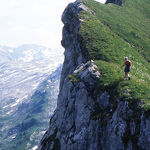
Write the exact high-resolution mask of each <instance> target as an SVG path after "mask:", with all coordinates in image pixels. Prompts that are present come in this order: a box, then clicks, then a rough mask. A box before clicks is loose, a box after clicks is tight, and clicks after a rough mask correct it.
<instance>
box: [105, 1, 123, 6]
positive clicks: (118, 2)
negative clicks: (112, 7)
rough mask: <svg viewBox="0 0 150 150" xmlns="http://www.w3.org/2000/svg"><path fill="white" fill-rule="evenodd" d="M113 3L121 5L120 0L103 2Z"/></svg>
mask: <svg viewBox="0 0 150 150" xmlns="http://www.w3.org/2000/svg"><path fill="white" fill-rule="evenodd" d="M109 3H113V4H116V5H119V6H122V2H121V0H107V1H106V3H105V4H109Z"/></svg>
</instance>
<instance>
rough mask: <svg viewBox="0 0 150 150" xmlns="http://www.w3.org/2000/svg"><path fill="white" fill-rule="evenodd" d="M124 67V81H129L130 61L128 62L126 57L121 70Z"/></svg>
mask: <svg viewBox="0 0 150 150" xmlns="http://www.w3.org/2000/svg"><path fill="white" fill-rule="evenodd" d="M124 65H126V67H125V69H124V72H125V77H126V80H128V79H129V80H130V75H129V72H130V67H131V60H128V57H125V62H124V64H123V65H122V66H121V68H122V67H123V66H124Z"/></svg>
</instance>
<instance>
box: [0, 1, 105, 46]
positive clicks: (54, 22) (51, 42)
mask: <svg viewBox="0 0 150 150" xmlns="http://www.w3.org/2000/svg"><path fill="white" fill-rule="evenodd" d="M74 1H75V0H53V1H52V0H0V45H1V46H11V47H17V46H19V45H21V44H38V45H42V46H46V47H49V48H53V49H54V48H58V47H60V46H61V45H60V41H61V39H62V27H63V23H62V22H61V15H62V13H63V11H64V9H65V7H66V6H67V5H68V4H69V3H70V2H74ZM97 1H99V2H101V3H104V2H105V1H106V0H97Z"/></svg>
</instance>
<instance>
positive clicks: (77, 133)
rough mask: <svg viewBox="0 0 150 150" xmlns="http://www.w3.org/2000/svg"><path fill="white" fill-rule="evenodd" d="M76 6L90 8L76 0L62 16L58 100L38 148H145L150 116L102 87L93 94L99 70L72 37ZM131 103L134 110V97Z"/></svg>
mask: <svg viewBox="0 0 150 150" xmlns="http://www.w3.org/2000/svg"><path fill="white" fill-rule="evenodd" d="M81 10H82V11H90V10H89V9H88V8H87V7H86V6H85V5H84V4H83V3H82V1H76V2H75V3H72V4H69V5H68V7H67V8H66V9H65V11H64V13H63V15H62V21H63V23H64V28H63V40H62V45H63V46H64V47H65V61H64V65H63V69H62V75H61V83H60V92H59V96H58V104H57V109H56V110H55V112H54V115H53V116H52V118H51V120H50V127H49V129H48V131H47V132H46V133H45V135H44V137H43V139H42V140H41V143H40V145H39V149H42V150H44V149H46V150H52V149H55V150H98V149H102V150H138V149H140V150H149V149H150V118H148V117H147V118H146V117H145V116H144V115H141V114H137V112H135V110H133V109H132V105H131V103H128V102H127V101H125V100H119V99H118V101H117V102H113V101H112V100H111V98H110V95H109V93H108V92H107V91H105V92H104V93H101V96H99V97H96V96H95V95H96V94H95V93H96V88H95V85H96V83H97V82H98V78H100V76H101V75H100V72H98V71H97V67H96V66H95V65H94V62H93V61H92V60H91V61H88V60H87V55H88V54H87V51H86V48H85V47H84V44H83V42H82V39H81V38H80V37H79V36H78V31H79V30H80V24H81V23H82V21H83V20H80V19H78V14H79V12H80V11H81ZM90 12H91V13H93V12H92V11H90ZM126 92H127V93H128V90H127V91H126ZM133 105H135V104H134V103H133ZM136 105H137V109H138V105H140V102H139V103H138V104H136Z"/></svg>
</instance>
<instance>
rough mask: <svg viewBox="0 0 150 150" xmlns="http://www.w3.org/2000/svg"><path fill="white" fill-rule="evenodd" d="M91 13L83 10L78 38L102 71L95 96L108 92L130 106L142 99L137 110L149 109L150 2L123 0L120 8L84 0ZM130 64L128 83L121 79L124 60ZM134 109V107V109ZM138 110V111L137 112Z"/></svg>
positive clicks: (122, 77)
mask: <svg viewBox="0 0 150 150" xmlns="http://www.w3.org/2000/svg"><path fill="white" fill-rule="evenodd" d="M83 2H84V4H85V5H86V6H87V7H88V8H89V9H90V10H92V11H93V12H94V15H93V14H91V13H90V12H85V11H82V12H81V13H80V19H83V20H84V21H83V22H82V24H81V29H80V31H79V35H80V36H82V38H83V42H84V44H85V45H86V48H87V50H88V53H89V60H90V59H93V60H94V61H95V63H96V64H97V66H98V68H99V70H100V71H101V74H102V75H101V77H100V80H99V84H98V85H97V91H98V92H97V93H98V95H99V94H100V93H101V92H102V91H105V90H107V91H109V93H110V94H111V95H112V97H113V99H114V100H116V99H115V97H118V98H120V99H122V100H128V101H129V102H130V103H131V104H132V103H133V102H134V103H135V102H137V101H139V100H142V102H143V104H142V106H141V107H140V108H142V110H144V111H147V110H148V111H147V112H149V110H150V64H149V62H150V9H149V7H150V1H149V0H142V1H141V0H122V2H123V7H120V6H117V5H115V4H108V5H104V4H101V3H99V2H96V1H93V0H83ZM126 56H128V57H129V59H130V60H131V61H132V69H131V73H130V74H131V80H130V81H125V80H124V72H123V69H121V66H122V64H123V62H124V57H126ZM135 109H136V108H135ZM140 110H141V109H140Z"/></svg>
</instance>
